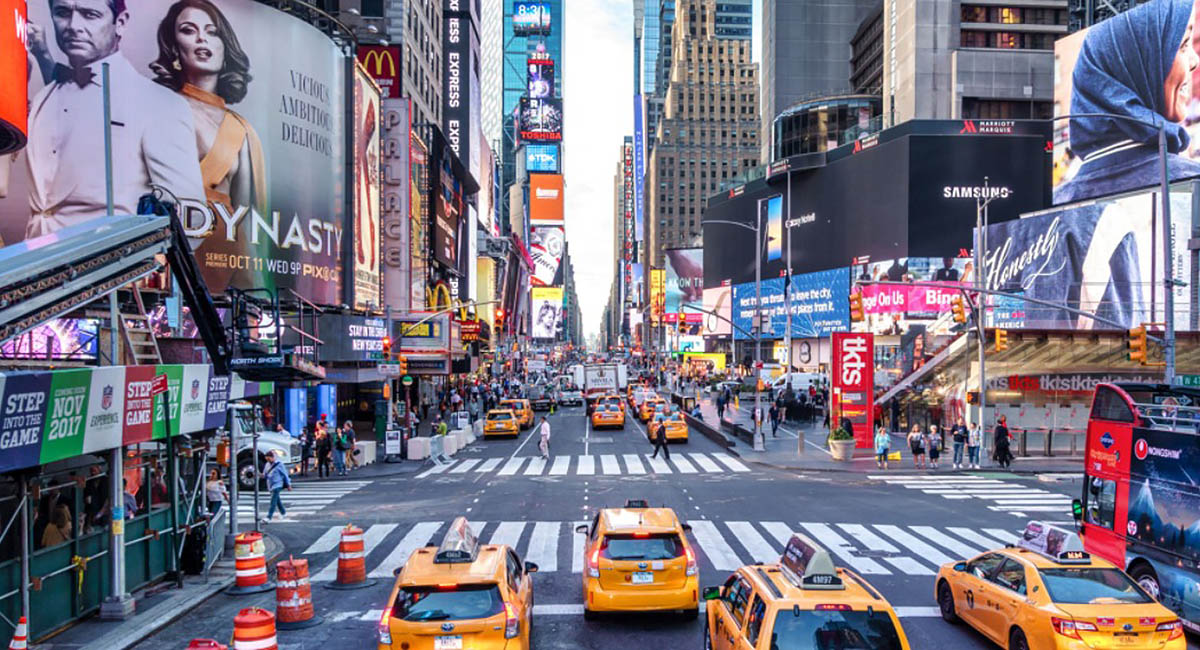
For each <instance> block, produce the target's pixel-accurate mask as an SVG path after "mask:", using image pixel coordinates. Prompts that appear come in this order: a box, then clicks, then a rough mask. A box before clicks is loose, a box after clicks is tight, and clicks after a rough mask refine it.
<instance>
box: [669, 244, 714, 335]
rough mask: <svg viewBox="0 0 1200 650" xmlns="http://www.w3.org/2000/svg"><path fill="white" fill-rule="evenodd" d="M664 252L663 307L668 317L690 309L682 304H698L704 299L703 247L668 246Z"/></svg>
mask: <svg viewBox="0 0 1200 650" xmlns="http://www.w3.org/2000/svg"><path fill="white" fill-rule="evenodd" d="M664 252H665V253H666V255H665V257H666V261H667V268H666V271H667V277H666V285H667V286H666V299H665V302H664V306H663V309H664V310H665V312H666V313H667V315H668V318H670V316H671V315H672V314H676V313H679V312H680V311H690V310H688V309H684V308H683V305H685V304H691V305H699V304H701V303H702V302H703V301H704V249H703V248H670V249H667V250H666V251H664Z"/></svg>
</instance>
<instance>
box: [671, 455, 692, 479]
mask: <svg viewBox="0 0 1200 650" xmlns="http://www.w3.org/2000/svg"><path fill="white" fill-rule="evenodd" d="M671 462H672V463H674V465H675V471H677V472H679V473H680V474H695V473H696V472H697V470H696V468H695V467H692V464H691V463H689V462H687V459H685V458H684V457H683V454H675V458H673V459H671Z"/></svg>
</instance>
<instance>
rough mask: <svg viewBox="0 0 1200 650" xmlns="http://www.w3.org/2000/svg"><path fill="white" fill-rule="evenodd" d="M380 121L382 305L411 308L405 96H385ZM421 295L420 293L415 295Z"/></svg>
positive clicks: (407, 122)
mask: <svg viewBox="0 0 1200 650" xmlns="http://www.w3.org/2000/svg"><path fill="white" fill-rule="evenodd" d="M382 104H383V117H382V119H381V120H380V126H381V132H382V133H381V141H380V153H381V155H382V166H381V168H380V186H379V188H380V208H379V230H380V233H381V234H382V236H383V238H382V240H381V241H380V251H379V258H380V262H381V264H382V266H381V269H380V270H381V272H380V275H381V277H380V283H381V284H382V285H383V304H385V305H391V306H392V307H393V308H396V309H400V310H408V309H411V308H412V302H411V301H412V293H411V291H412V286H411V284H410V273H411V272H412V267H411V260H412V256H411V254H410V246H411V244H410V242H409V237H410V234H411V233H410V230H409V201H410V200H411V195H410V194H409V189H410V188H409V166H408V165H409V146H410V143H409V131H410V127H411V121H412V118H411V115H410V113H409V105H408V100H407V99H384V100H383V102H382ZM418 295H420V294H418Z"/></svg>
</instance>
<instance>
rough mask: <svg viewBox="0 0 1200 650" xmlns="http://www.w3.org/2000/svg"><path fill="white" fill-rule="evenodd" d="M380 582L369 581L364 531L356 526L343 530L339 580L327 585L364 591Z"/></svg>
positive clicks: (339, 559) (339, 549)
mask: <svg viewBox="0 0 1200 650" xmlns="http://www.w3.org/2000/svg"><path fill="white" fill-rule="evenodd" d="M376 582H378V580H375V579H374V578H372V579H370V580H368V579H367V554H366V552H365V551H364V550H363V530H362V529H361V528H359V527H357V526H355V525H354V524H346V527H345V528H343V529H342V540H341V542H340V543H339V544H338V567H337V580H335V581H333V582H330V583H326V585H325V586H326V587H329V588H330V589H362V588H363V587H370V586H372V585H374V584H375V583H376Z"/></svg>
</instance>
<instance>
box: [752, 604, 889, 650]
mask: <svg viewBox="0 0 1200 650" xmlns="http://www.w3.org/2000/svg"><path fill="white" fill-rule="evenodd" d="M794 611H795V610H791V609H785V610H780V612H779V613H778V614H776V615H775V626H774V628H772V630H771V645H770V646H769V647H770V648H771V650H783V649H784V648H787V650H900V648H901V646H900V635H899V634H897V633H896V626H895V625H894V624H893V623H892V617H890V616H888V615H887V614H885V613H883V612H874V613H872V612H855V611H838V610H829V611H811V610H809V611H805V610H801V611H800V615H799V616H797V615H795V613H794Z"/></svg>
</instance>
